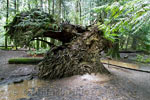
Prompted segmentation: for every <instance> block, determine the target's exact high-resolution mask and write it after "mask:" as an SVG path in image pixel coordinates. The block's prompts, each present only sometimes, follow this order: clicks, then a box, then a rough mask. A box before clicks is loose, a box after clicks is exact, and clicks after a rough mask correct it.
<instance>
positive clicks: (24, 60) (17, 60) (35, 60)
mask: <svg viewBox="0 0 150 100" xmlns="http://www.w3.org/2000/svg"><path fill="white" fill-rule="evenodd" d="M40 61H42V59H41V58H13V59H9V60H8V63H9V64H38V63H39V62H40Z"/></svg>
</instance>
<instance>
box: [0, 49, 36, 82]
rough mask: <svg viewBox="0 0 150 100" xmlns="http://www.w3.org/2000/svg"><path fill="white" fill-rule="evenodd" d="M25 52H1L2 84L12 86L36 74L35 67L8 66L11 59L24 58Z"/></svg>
mask: <svg viewBox="0 0 150 100" xmlns="http://www.w3.org/2000/svg"><path fill="white" fill-rule="evenodd" d="M25 55H26V52H25V51H3V50H0V84H5V83H6V84H10V83H13V82H14V81H16V82H17V81H21V80H23V79H26V78H30V76H31V74H32V73H33V72H34V71H33V70H34V67H35V65H21V64H19V65H17V64H8V60H9V59H10V58H15V57H23V56H25Z"/></svg>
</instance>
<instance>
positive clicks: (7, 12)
mask: <svg viewBox="0 0 150 100" xmlns="http://www.w3.org/2000/svg"><path fill="white" fill-rule="evenodd" d="M8 16H9V0H7V11H6V25H7V24H8ZM6 30H7V29H6ZM7 42H8V37H7V35H5V49H7V45H8V44H7Z"/></svg>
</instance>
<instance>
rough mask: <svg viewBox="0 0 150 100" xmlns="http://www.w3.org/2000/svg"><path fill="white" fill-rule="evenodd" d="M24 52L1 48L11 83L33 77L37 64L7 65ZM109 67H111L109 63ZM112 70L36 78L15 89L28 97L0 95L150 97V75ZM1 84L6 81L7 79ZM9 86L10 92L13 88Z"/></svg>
mask: <svg viewBox="0 0 150 100" xmlns="http://www.w3.org/2000/svg"><path fill="white" fill-rule="evenodd" d="M24 55H26V53H25V52H23V51H0V77H1V78H2V77H3V78H4V80H7V81H5V83H11V82H13V81H14V80H17V79H18V78H20V79H28V78H29V77H28V75H26V74H29V76H30V74H31V73H32V72H33V68H34V67H35V66H33V65H9V64H7V60H8V59H9V58H12V57H22V56H24ZM105 66H106V68H108V67H107V65H105ZM108 70H109V71H110V72H111V73H112V76H106V75H96V76H95V75H83V76H79V75H77V76H73V77H69V78H64V79H60V80H51V81H43V80H39V79H36V80H31V81H30V82H29V83H28V82H23V83H20V84H18V85H17V86H15V89H16V87H17V88H18V89H17V90H16V91H15V92H20V91H22V92H26V94H27V95H28V98H25V96H20V97H19V98H20V99H16V98H14V99H13V98H11V99H8V98H9V95H8V93H7V94H3V95H1V96H0V98H1V97H7V99H2V100H150V74H148V73H141V72H135V71H130V70H126V69H119V68H118V69H117V68H113V67H109V68H108ZM20 75H22V76H23V77H20ZM16 76H18V77H16ZM24 76H27V77H24ZM0 83H1V84H4V82H3V81H0ZM39 83H40V85H39ZM29 85H32V88H26V90H19V88H25V87H26V86H28V87H30V86H29ZM4 86H7V85H4ZM12 86H13V87H14V85H12ZM8 87H9V86H7V92H9V91H11V90H9V89H8ZM0 94H1V88H0ZM4 95H5V96H4ZM17 95H19V94H17ZM14 97H15V96H14Z"/></svg>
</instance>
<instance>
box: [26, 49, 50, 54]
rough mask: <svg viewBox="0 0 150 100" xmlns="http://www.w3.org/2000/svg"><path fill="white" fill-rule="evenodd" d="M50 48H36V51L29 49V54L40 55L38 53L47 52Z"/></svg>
mask: <svg viewBox="0 0 150 100" xmlns="http://www.w3.org/2000/svg"><path fill="white" fill-rule="evenodd" d="M48 50H49V48H47V49H39V50H35V51H32V50H31V51H28V52H27V53H28V54H31V55H38V54H45V53H46V52H47V51H48Z"/></svg>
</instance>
